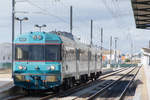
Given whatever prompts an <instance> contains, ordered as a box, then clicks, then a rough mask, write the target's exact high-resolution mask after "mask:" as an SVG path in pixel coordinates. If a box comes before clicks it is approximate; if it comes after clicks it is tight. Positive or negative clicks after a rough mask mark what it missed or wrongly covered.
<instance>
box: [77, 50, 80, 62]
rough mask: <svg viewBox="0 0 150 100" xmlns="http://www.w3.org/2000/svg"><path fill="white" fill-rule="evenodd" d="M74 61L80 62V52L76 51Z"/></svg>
mask: <svg viewBox="0 0 150 100" xmlns="http://www.w3.org/2000/svg"><path fill="white" fill-rule="evenodd" d="M76 59H77V60H80V50H79V49H76Z"/></svg>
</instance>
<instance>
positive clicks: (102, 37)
mask: <svg viewBox="0 0 150 100" xmlns="http://www.w3.org/2000/svg"><path fill="white" fill-rule="evenodd" d="M102 67H103V28H101V68H102Z"/></svg>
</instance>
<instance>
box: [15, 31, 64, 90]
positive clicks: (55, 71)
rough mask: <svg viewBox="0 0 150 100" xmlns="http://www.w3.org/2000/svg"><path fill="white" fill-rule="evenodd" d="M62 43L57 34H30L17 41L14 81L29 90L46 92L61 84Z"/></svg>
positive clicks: (20, 37) (21, 36)
mask: <svg viewBox="0 0 150 100" xmlns="http://www.w3.org/2000/svg"><path fill="white" fill-rule="evenodd" d="M61 44H62V41H61V39H60V38H59V36H58V35H56V34H53V33H45V32H30V33H28V34H23V35H20V36H19V37H17V38H16V39H15V61H14V63H13V79H14V84H15V85H16V86H19V87H22V88H24V89H28V90H47V89H51V88H54V87H57V86H60V85H61Z"/></svg>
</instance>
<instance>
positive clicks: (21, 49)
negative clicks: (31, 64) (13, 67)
mask: <svg viewBox="0 0 150 100" xmlns="http://www.w3.org/2000/svg"><path fill="white" fill-rule="evenodd" d="M28 55H29V46H27V45H16V46H15V59H16V60H28Z"/></svg>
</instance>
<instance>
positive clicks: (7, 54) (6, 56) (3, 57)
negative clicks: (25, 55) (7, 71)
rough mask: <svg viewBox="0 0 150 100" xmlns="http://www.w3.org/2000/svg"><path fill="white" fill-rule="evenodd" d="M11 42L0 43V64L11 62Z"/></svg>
mask: <svg viewBox="0 0 150 100" xmlns="http://www.w3.org/2000/svg"><path fill="white" fill-rule="evenodd" d="M11 49H12V48H11V43H1V44H0V64H2V63H11V59H12V53H11Z"/></svg>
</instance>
